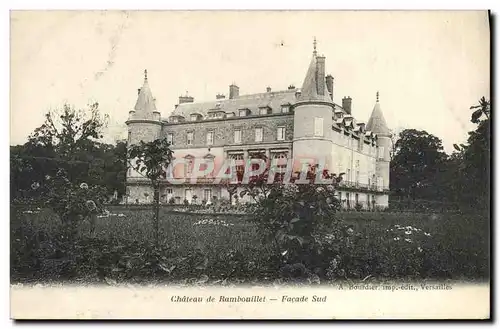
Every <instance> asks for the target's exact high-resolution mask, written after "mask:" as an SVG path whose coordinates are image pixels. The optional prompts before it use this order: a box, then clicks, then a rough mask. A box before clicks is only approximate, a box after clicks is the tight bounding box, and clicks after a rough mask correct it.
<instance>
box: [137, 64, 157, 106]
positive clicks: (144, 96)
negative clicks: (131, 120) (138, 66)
mask: <svg viewBox="0 0 500 329" xmlns="http://www.w3.org/2000/svg"><path fill="white" fill-rule="evenodd" d="M134 109H135V110H136V111H143V112H147V113H151V112H158V111H157V110H156V104H155V99H154V97H153V94H152V93H151V89H150V88H149V83H148V71H147V70H144V83H143V85H142V88H141V89H140V91H139V96H138V97H137V102H136V103H135V106H134Z"/></svg>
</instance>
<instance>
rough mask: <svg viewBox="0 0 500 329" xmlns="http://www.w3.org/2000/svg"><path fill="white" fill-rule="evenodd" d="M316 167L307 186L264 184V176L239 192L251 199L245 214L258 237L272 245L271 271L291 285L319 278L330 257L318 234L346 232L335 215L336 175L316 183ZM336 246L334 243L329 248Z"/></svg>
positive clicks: (265, 176)
mask: <svg viewBox="0 0 500 329" xmlns="http://www.w3.org/2000/svg"><path fill="white" fill-rule="evenodd" d="M315 168H316V167H311V168H309V171H308V173H307V178H308V179H309V183H308V184H294V183H293V181H294V180H293V179H292V184H280V183H279V182H278V183H276V184H272V185H266V184H265V183H264V184H263V182H265V181H267V175H265V174H264V175H262V176H261V177H257V178H256V179H254V180H253V182H250V184H249V187H248V188H247V190H246V193H242V194H243V195H244V194H249V195H250V196H251V197H252V198H254V200H255V203H253V204H251V205H250V206H249V211H250V212H251V214H252V215H253V216H252V218H253V221H254V222H255V223H256V224H257V227H258V228H259V229H260V232H261V234H262V236H263V238H264V239H265V240H267V241H269V242H270V243H272V244H273V245H274V248H275V258H274V264H275V265H274V266H275V267H276V268H277V269H278V270H279V272H281V273H282V275H283V276H284V277H286V278H289V279H292V280H303V279H310V278H311V277H314V278H316V279H317V278H318V276H322V275H323V273H324V270H325V269H324V264H325V263H327V262H326V259H327V258H329V257H331V254H330V253H325V252H324V251H325V245H324V243H323V241H322V237H323V235H324V234H325V232H330V234H334V235H335V236H336V237H338V238H340V237H341V233H342V232H344V231H345V230H346V226H345V224H344V223H343V222H342V221H341V220H340V219H339V216H337V212H338V211H339V210H340V202H339V200H338V199H337V196H336V186H337V184H338V183H339V182H340V181H341V176H340V177H337V176H336V175H334V174H330V173H329V172H327V171H324V172H323V173H322V174H323V178H331V179H332V180H331V183H329V184H315V181H314V180H315V177H316V175H315ZM244 192H245V191H244ZM341 241H342V240H340V239H336V240H334V241H332V244H338V243H341Z"/></svg>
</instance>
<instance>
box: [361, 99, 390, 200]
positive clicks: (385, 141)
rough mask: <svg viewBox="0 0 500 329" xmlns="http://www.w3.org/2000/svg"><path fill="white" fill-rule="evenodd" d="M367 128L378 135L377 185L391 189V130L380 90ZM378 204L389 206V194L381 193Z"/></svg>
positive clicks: (384, 188)
mask: <svg viewBox="0 0 500 329" xmlns="http://www.w3.org/2000/svg"><path fill="white" fill-rule="evenodd" d="M366 130H370V131H372V132H373V133H375V134H376V135H377V154H376V157H377V160H376V165H375V168H376V173H375V174H376V176H377V177H378V178H377V180H378V181H377V186H378V187H379V189H380V188H381V189H383V190H388V189H389V181H390V177H389V173H390V161H391V155H390V152H391V145H392V141H391V132H390V130H389V128H388V127H387V123H386V122H385V118H384V115H383V114H382V110H381V108H380V102H379V92H378V91H377V99H376V102H375V106H374V107H373V111H372V114H371V116H370V119H369V120H368V123H367V124H366ZM376 203H377V205H379V206H381V207H387V206H388V203H389V200H388V195H387V194H384V195H380V196H378V197H377V198H376Z"/></svg>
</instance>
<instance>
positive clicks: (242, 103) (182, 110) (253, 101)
mask: <svg viewBox="0 0 500 329" xmlns="http://www.w3.org/2000/svg"><path fill="white" fill-rule="evenodd" d="M296 91H297V89H288V90H283V91H272V92H268V93H259V94H249V95H242V96H238V97H235V98H233V99H218V100H213V101H210V102H203V103H182V104H179V105H178V106H177V108H176V109H175V110H174V111H173V112H172V114H171V116H174V115H181V116H183V117H185V118H188V117H189V116H190V115H191V114H195V113H197V114H201V115H202V116H204V117H205V116H206V115H207V113H208V111H210V110H213V109H219V110H223V111H225V112H226V113H227V112H234V113H238V110H239V109H245V108H247V109H249V110H250V111H251V112H252V114H259V107H265V106H269V107H270V108H271V109H272V112H271V113H281V106H282V105H289V104H294V103H295V102H296V101H297V99H296V97H295V92H296Z"/></svg>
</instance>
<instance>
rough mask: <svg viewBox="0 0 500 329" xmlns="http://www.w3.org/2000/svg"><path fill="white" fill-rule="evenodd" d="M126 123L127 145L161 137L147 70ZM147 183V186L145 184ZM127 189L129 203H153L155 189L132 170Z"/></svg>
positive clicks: (158, 118)
mask: <svg viewBox="0 0 500 329" xmlns="http://www.w3.org/2000/svg"><path fill="white" fill-rule="evenodd" d="M125 123H126V124H127V127H128V140H127V145H134V144H137V143H139V142H140V141H144V142H151V141H153V140H155V139H158V138H160V136H161V131H162V122H161V116H160V112H159V111H158V110H157V109H156V104H155V98H154V97H153V95H152V93H151V89H150V88H149V83H148V72H147V70H144V83H143V85H142V87H141V88H140V89H138V96H137V101H136V103H135V106H134V109H133V110H131V111H130V112H129V118H128V120H127V121H126V122H125ZM131 163H132V165H133V164H134V161H133V160H132V161H131ZM129 167H130V166H129ZM146 181H147V184H144V182H146ZM127 189H128V199H129V200H128V202H129V203H130V202H132V203H135V202H139V203H143V202H151V201H152V197H153V189H152V187H151V186H150V184H149V181H148V180H147V178H145V177H144V176H143V175H141V174H140V173H139V172H137V171H135V170H133V169H132V168H129V170H127Z"/></svg>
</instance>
